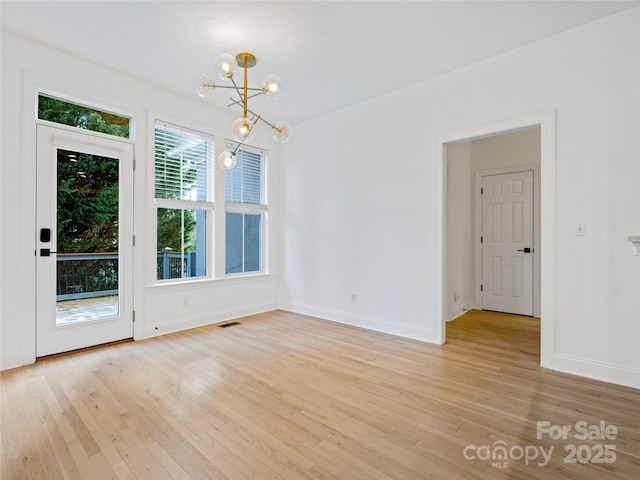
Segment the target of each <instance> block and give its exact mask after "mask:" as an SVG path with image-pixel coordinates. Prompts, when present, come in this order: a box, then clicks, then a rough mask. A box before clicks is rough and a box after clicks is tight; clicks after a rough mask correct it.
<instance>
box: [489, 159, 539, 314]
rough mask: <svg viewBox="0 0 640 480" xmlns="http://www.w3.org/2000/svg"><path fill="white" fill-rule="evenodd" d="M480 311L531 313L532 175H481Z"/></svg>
mask: <svg viewBox="0 0 640 480" xmlns="http://www.w3.org/2000/svg"><path fill="white" fill-rule="evenodd" d="M482 190H483V194H482V308H483V309H484V310H495V311H498V312H506V313H515V314H519V315H533V255H534V253H535V252H534V251H533V171H531V170H527V171H523V172H515V173H507V174H502V175H487V176H483V177H482Z"/></svg>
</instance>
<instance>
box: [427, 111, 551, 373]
mask: <svg viewBox="0 0 640 480" xmlns="http://www.w3.org/2000/svg"><path fill="white" fill-rule="evenodd" d="M536 126H539V127H540V255H541V258H540V319H541V320H540V328H541V332H540V365H541V366H543V367H546V368H552V369H554V368H555V352H556V335H555V327H556V315H555V312H556V297H555V295H556V293H555V283H556V282H555V270H556V267H555V265H556V261H555V255H556V252H555V234H556V213H555V210H556V186H555V185H556V111H555V110H545V111H541V112H536V113H532V114H529V115H523V116H520V117H514V118H510V119H507V120H502V121H498V122H493V123H488V124H484V125H480V126H476V127H471V128H468V129H464V130H459V131H454V132H450V133H444V134H441V135H439V136H438V137H436V139H435V145H434V148H435V152H434V153H435V154H434V158H435V175H436V182H435V186H436V189H435V190H436V191H435V192H434V193H435V198H434V201H435V202H436V222H435V225H434V226H435V228H436V232H435V233H436V239H435V243H436V245H435V248H434V249H433V255H434V257H433V262H434V266H435V268H434V276H435V278H434V282H433V284H434V286H435V301H434V312H433V315H434V319H435V321H434V323H433V327H434V328H433V340H434V343H438V344H443V343H444V342H445V340H446V325H445V323H446V319H447V311H446V310H447V308H446V305H447V302H446V299H445V295H446V288H445V285H446V281H447V272H446V262H445V259H446V253H447V252H446V242H445V240H446V231H447V226H446V196H447V183H446V182H447V178H446V171H447V156H446V144H448V143H453V142H461V141H468V140H476V139H479V138H483V137H487V136H492V135H497V134H502V133H508V132H513V131H516V130H521V129H524V128H530V127H536Z"/></svg>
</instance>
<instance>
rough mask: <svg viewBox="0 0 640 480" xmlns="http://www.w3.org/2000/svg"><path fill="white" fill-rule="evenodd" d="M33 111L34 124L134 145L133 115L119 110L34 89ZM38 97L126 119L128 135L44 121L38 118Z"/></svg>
mask: <svg viewBox="0 0 640 480" xmlns="http://www.w3.org/2000/svg"><path fill="white" fill-rule="evenodd" d="M35 94H36V95H35V105H34V107H35V111H34V116H35V120H36V123H41V124H44V125H55V126H56V127H58V128H67V129H71V130H75V131H80V132H87V133H90V134H92V135H98V136H102V137H105V138H111V139H114V138H115V139H118V140H119V141H123V142H127V143H135V140H136V139H135V131H136V129H135V120H134V118H133V115H132V114H130V113H125V112H124V111H120V110H116V109H114V108H110V107H105V106H103V105H100V104H98V103H95V102H91V101H85V100H82V99H79V98H77V97H73V96H69V95H64V94H61V93H58V92H54V91H52V90H47V89H42V88H36V89H35ZM40 97H47V98H50V99H53V100H58V101H61V102H65V103H70V104H72V105H76V106H78V107H83V108H87V109H90V110H94V111H96V112H102V113H106V114H110V115H114V116H117V117H121V118H126V119H128V120H129V135H128V136H127V137H121V136H119V135H113V134H111V133H105V132H101V131H99V130H92V129H88V128H82V127H78V126H76V125H69V124H66V123H59V122H56V121H53V120H46V119H44V118H40Z"/></svg>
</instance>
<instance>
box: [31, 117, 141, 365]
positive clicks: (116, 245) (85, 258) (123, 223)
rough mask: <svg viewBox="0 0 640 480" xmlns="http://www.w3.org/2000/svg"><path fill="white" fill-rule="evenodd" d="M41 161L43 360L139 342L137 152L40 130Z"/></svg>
mask: <svg viewBox="0 0 640 480" xmlns="http://www.w3.org/2000/svg"><path fill="white" fill-rule="evenodd" d="M37 157H38V158H37V183H38V189H37V192H38V193H37V195H38V198H37V220H38V228H39V230H38V250H37V252H36V253H37V256H38V260H37V272H36V274H37V279H36V285H37V338H36V340H37V355H38V356H43V355H50V354H53V353H59V352H64V351H69V350H74V349H77V348H84V347H88V346H92V345H98V344H101V343H107V342H112V341H116V340H121V339H124V338H130V337H132V336H133V318H132V317H133V313H132V310H133V308H132V305H133V303H132V300H133V299H132V284H131V278H132V274H133V272H132V263H133V262H132V256H133V245H132V239H133V213H132V212H133V205H132V202H133V167H132V165H133V146H132V145H131V144H130V143H127V142H121V141H118V140H111V139H104V138H102V137H98V136H94V135H92V134H90V133H78V132H74V131H70V130H65V129H57V128H54V127H47V126H43V125H40V126H38V149H37ZM127 240H128V241H127Z"/></svg>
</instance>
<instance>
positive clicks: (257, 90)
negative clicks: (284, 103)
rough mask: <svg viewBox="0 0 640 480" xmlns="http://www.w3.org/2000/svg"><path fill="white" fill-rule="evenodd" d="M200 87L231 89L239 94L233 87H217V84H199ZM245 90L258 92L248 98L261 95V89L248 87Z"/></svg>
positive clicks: (236, 88)
mask: <svg viewBox="0 0 640 480" xmlns="http://www.w3.org/2000/svg"><path fill="white" fill-rule="evenodd" d="M200 86H201V87H204V88H231V89H233V90H236V91H237V92H238V94H239V93H240V90H239V89H238V87H237V86H235V85H219V84H217V83H201V84H200ZM247 90H250V91H254V92H258V93H254V94H253V95H251V96H250V97H249V98H253V97H256V96H258V95H262V89H261V88H251V87H249V88H248V89H247Z"/></svg>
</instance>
